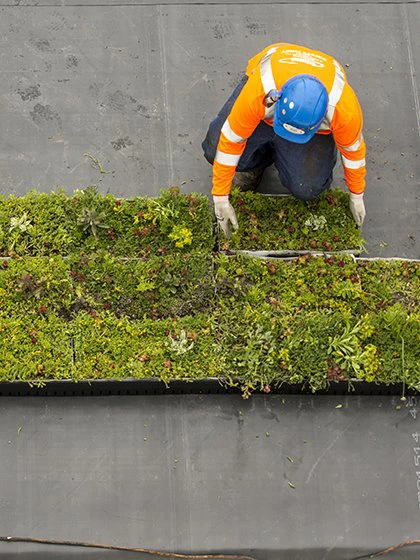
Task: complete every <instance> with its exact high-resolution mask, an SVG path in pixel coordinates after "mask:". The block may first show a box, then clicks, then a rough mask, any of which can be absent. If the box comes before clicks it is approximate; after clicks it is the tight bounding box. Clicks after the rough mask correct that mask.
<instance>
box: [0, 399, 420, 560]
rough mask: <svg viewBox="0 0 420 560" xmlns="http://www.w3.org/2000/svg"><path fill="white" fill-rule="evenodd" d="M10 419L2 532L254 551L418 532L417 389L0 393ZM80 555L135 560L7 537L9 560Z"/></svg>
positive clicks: (320, 551)
mask: <svg viewBox="0 0 420 560" xmlns="http://www.w3.org/2000/svg"><path fill="white" fill-rule="evenodd" d="M337 405H342V407H341V408H336V407H337ZM398 405H402V406H401V410H397V407H398ZM0 418H1V423H0V446H1V476H0V505H1V508H0V527H1V530H0V533H1V534H3V535H9V534H14V535H27V536H33V537H36V536H38V537H40V536H42V537H45V538H52V539H67V540H84V541H89V542H99V543H112V544H118V545H123V546H133V547H144V548H154V549H161V550H167V551H185V552H188V551H194V552H199V551H201V552H207V553H208V552H211V551H224V552H225V553H228V552H235V551H236V552H241V553H244V554H250V555H252V556H254V557H255V558H257V559H258V560H260V559H273V560H274V559H278V560H322V559H324V560H350V559H352V558H356V557H357V556H359V555H361V554H366V553H369V552H375V551H377V550H380V549H383V548H387V547H388V546H391V545H395V544H397V543H399V542H401V541H404V540H407V539H409V538H413V539H414V538H418V537H419V519H420V507H419V506H420V501H419V497H418V490H417V486H418V485H419V483H418V481H419V474H418V472H417V471H419V467H418V466H416V463H418V461H419V460H420V448H419V445H420V444H419V443H418V440H419V437H420V435H419V434H418V432H420V417H419V415H418V409H417V402H416V399H415V397H410V398H409V399H408V400H407V401H406V403H401V401H400V399H399V397H339V396H313V397H311V396H306V397H299V396H290V395H288V396H284V397H282V396H254V397H253V398H251V399H249V400H248V401H244V400H243V399H242V398H241V397H240V396H220V395H219V396H213V395H210V396H197V395H195V396H191V395H188V396H186V395H184V396H163V397H148V396H146V397H97V398H95V397H94V398H91V397H80V398H41V397H39V398H36V397H35V398H33V397H26V398H1V399H0ZM416 457H417V459H416ZM289 483H291V484H292V485H293V486H294V487H295V488H292V487H291V486H290V484H289ZM58 550H59V552H58ZM35 553H36V554H35ZM47 554H49V555H47ZM78 557H80V558H95V559H99V558H124V559H125V558H127V559H128V558H135V557H136V555H129V554H127V553H124V554H123V553H112V554H111V553H105V552H100V553H99V552H92V551H87V550H84V549H68V548H64V549H57V548H53V549H51V548H49V549H48V548H46V547H39V546H36V545H31V546H28V545H15V544H13V545H12V544H7V543H0V558H2V559H3V558H5V559H6V558H7V559H11V560H12V559H15V558H19V559H23V560H28V559H30V560H33V559H35V558H36V559H39V560H40V559H41V558H43V559H50V558H51V559H53V558H65V559H67V558H78ZM388 557H389V558H391V559H392V560H395V559H396V558H398V559H402V558H410V559H411V558H413V559H414V558H418V557H419V550H418V548H417V549H415V547H412V548H410V549H409V548H406V549H404V552H402V551H401V552H400V553H399V554H394V555H389V556H388Z"/></svg>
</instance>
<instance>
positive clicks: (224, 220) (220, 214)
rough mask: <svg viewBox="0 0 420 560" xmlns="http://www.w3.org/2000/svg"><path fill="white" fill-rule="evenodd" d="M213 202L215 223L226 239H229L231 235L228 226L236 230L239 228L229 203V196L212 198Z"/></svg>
mask: <svg viewBox="0 0 420 560" xmlns="http://www.w3.org/2000/svg"><path fill="white" fill-rule="evenodd" d="M213 202H214V213H215V214H216V218H217V222H218V223H219V225H220V227H221V228H222V230H223V231H224V232H225V235H226V237H227V239H230V236H231V233H230V225H229V224H232V227H233V229H238V227H239V226H238V220H237V219H236V214H235V210H234V208H233V206H232V204H231V203H230V202H229V195H223V196H213Z"/></svg>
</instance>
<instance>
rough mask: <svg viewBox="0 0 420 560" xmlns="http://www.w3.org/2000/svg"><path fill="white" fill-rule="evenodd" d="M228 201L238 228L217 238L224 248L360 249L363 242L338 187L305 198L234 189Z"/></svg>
mask: <svg viewBox="0 0 420 560" xmlns="http://www.w3.org/2000/svg"><path fill="white" fill-rule="evenodd" d="M231 202H232V205H233V206H234V208H235V210H236V215H237V218H238V223H239V230H238V231H237V232H234V233H233V234H232V238H231V239H230V240H229V241H228V240H225V239H223V240H221V242H220V244H221V248H222V249H225V250H251V251H275V250H276V251H277V250H286V249H287V250H312V251H342V250H344V249H352V250H355V251H360V250H361V247H362V245H363V240H362V238H361V234H360V230H359V229H358V228H357V227H356V224H355V222H354V219H353V218H352V215H351V213H350V210H349V195H348V194H347V193H344V192H342V191H341V190H340V189H336V190H334V191H328V192H327V193H326V194H323V195H321V196H320V197H319V198H317V199H315V200H310V201H307V202H305V201H302V200H298V199H297V198H295V197H292V196H290V197H275V196H266V195H262V194H256V193H252V192H240V191H239V190H237V189H234V190H233V191H232V194H231Z"/></svg>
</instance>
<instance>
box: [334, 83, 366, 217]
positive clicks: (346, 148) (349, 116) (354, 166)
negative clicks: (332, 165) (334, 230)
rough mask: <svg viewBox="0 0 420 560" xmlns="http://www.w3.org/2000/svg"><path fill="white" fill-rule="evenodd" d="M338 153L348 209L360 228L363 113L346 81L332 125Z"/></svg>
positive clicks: (362, 202) (363, 178)
mask: <svg viewBox="0 0 420 560" xmlns="http://www.w3.org/2000/svg"><path fill="white" fill-rule="evenodd" d="M331 129H332V131H333V135H334V140H335V142H336V144H337V148H338V150H339V151H340V153H341V161H342V164H343V169H344V180H345V182H346V185H347V187H348V189H349V191H350V210H351V212H352V214H353V217H354V220H355V222H356V223H357V225H358V226H359V227H361V226H362V224H363V221H364V219H365V215H366V211H365V205H364V201H363V194H364V191H365V176H366V145H365V141H364V139H363V132H362V129H363V115H362V110H361V108H360V104H359V102H358V100H357V97H356V95H355V93H354V91H353V90H352V88H351V87H350V86H349V85H348V84H346V86H345V89H344V91H343V95H342V98H341V99H340V103H339V104H338V106H337V108H336V112H335V115H334V118H333V123H332V126H331Z"/></svg>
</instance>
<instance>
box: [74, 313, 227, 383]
mask: <svg viewBox="0 0 420 560" xmlns="http://www.w3.org/2000/svg"><path fill="white" fill-rule="evenodd" d="M210 323H211V321H210V318H209V316H208V315H197V316H196V317H183V318H179V319H175V318H174V319H164V320H158V321H153V320H150V319H145V320H143V321H133V320H131V321H130V320H128V319H127V318H120V319H118V318H116V317H115V316H114V315H112V314H111V313H107V312H103V313H101V314H98V315H97V316H96V317H92V316H91V315H90V314H87V313H80V314H79V315H78V316H77V318H76V320H75V322H74V336H75V354H76V366H75V370H74V375H75V377H76V378H77V379H98V378H99V379H103V378H113V379H123V378H126V377H136V378H151V377H157V378H159V379H162V380H163V381H165V382H167V383H169V382H170V380H171V379H178V378H183V379H200V378H205V377H209V376H210V377H213V376H215V377H217V376H218V374H219V372H220V368H219V358H218V356H217V355H216V354H215V353H214V347H213V340H212V337H211V336H210Z"/></svg>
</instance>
